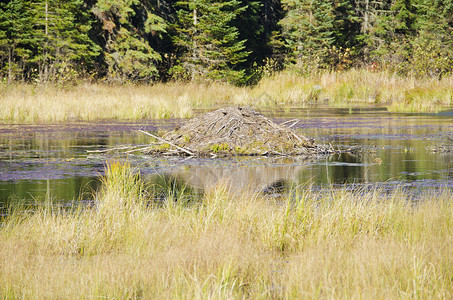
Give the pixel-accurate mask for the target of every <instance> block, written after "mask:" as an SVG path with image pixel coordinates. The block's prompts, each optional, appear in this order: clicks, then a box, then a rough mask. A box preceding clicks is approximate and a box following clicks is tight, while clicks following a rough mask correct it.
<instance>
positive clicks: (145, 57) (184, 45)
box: [0, 0, 453, 85]
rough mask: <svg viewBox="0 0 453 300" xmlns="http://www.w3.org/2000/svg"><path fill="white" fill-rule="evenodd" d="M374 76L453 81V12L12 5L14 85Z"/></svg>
mask: <svg viewBox="0 0 453 300" xmlns="http://www.w3.org/2000/svg"><path fill="white" fill-rule="evenodd" d="M350 68H366V69H368V70H372V71H379V70H388V71H390V72H393V73H394V74H398V75H403V76H414V77H432V78H438V79H440V78H442V77H444V76H449V75H451V73H452V70H453V0H281V1H278V0H262V1H253V0H226V1H216V0H194V1H173V0H145V1H138V0H119V1H113V0H75V1H73V0H71V1H70V0H47V1H42V0H32V1H28V0H10V1H3V2H2V3H0V78H3V81H4V82H13V81H24V82H40V83H45V82H77V81H78V80H81V79H84V80H86V79H92V80H96V81H99V80H102V81H106V82H113V83H114V82H119V83H123V82H146V83H148V82H156V81H159V82H166V81H171V80H183V81H220V82H228V83H232V84H235V85H250V84H255V83H257V82H258V81H259V80H260V79H261V78H262V77H263V76H265V75H269V74H272V73H274V72H277V71H281V70H284V69H291V70H294V71H296V72H297V73H298V74H300V75H310V74H313V73H314V72H319V71H323V70H328V71H342V70H347V69H350Z"/></svg>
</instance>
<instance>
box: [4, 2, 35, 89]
mask: <svg viewBox="0 0 453 300" xmlns="http://www.w3.org/2000/svg"><path fill="white" fill-rule="evenodd" d="M34 46H36V37H35V35H34V34H33V16H32V14H31V9H30V2H29V1H21V0H11V1H8V2H2V3H0V67H1V69H2V71H3V72H4V73H6V77H7V78H8V82H11V81H12V80H14V79H15V78H17V77H18V76H20V75H22V76H21V77H22V79H25V76H26V74H25V71H26V66H27V64H28V60H29V59H30V57H31V56H32V55H33V51H32V49H33V47H34Z"/></svg>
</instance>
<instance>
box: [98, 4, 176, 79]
mask: <svg viewBox="0 0 453 300" xmlns="http://www.w3.org/2000/svg"><path fill="white" fill-rule="evenodd" d="M155 5H156V4H153V3H152V2H150V1H138V0H121V1H113V0H99V1H98V2H97V4H96V5H95V7H94V9H93V12H94V13H95V15H96V16H97V17H98V19H99V20H100V21H101V22H102V29H103V36H104V56H105V61H106V64H107V66H108V72H107V77H108V78H109V79H111V80H120V81H124V80H133V81H134V80H141V81H143V80H145V81H149V80H152V79H155V78H157V76H158V68H157V65H158V63H159V62H160V61H161V60H162V57H161V55H160V54H159V53H158V52H157V51H156V50H154V49H153V48H152V47H151V46H150V39H152V37H155V36H157V37H159V36H160V35H161V34H164V33H165V32H166V28H167V25H166V22H165V21H164V20H163V19H162V18H161V17H159V16H158V15H156V14H155V13H154V11H153V10H154V8H155Z"/></svg>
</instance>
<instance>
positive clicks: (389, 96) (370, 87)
mask: <svg viewBox="0 0 453 300" xmlns="http://www.w3.org/2000/svg"><path fill="white" fill-rule="evenodd" d="M452 91H453V77H447V78H443V79H441V80H438V79H416V78H412V77H398V76H396V75H394V74H391V73H388V72H370V71H367V70H349V71H345V72H341V73H338V72H325V73H319V74H315V75H313V76H311V77H304V76H300V75H298V74H297V73H294V72H290V71H286V72H281V73H277V74H274V75H272V76H269V77H265V78H263V79H262V80H261V81H260V82H259V83H258V84H257V85H256V86H254V87H235V86H231V85H227V84H221V83H206V84H201V83H177V82H174V83H166V84H154V85H132V84H130V85H121V86H112V85H105V84H100V83H94V84H93V83H83V84H79V85H76V86H73V87H67V88H61V87H57V86H52V85H42V86H40V85H35V84H20V83H14V84H12V85H6V84H0V119H2V120H4V121H12V122H25V123H39V122H65V121H76V120H99V119H164V118H188V117H191V116H192V115H193V113H194V109H199V108H213V107H218V106H225V105H251V106H253V107H258V108H260V107H266V108H268V107H270V108H273V107H276V106H280V105H302V106H303V105H308V104H313V103H329V105H331V106H334V107H335V106H341V107H344V106H351V105H362V106H363V105H381V106H385V107H387V108H388V109H389V110H390V111H401V112H404V111H410V112H437V111H440V110H442V109H445V108H446V107H451V106H452V105H453V92H452Z"/></svg>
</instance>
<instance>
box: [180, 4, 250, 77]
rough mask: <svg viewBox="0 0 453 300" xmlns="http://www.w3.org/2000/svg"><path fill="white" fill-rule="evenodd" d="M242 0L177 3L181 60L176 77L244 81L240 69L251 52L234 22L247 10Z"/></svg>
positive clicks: (242, 72) (243, 72) (242, 71)
mask: <svg viewBox="0 0 453 300" xmlns="http://www.w3.org/2000/svg"><path fill="white" fill-rule="evenodd" d="M240 4H241V3H240V1H237V0H227V1H215V0H195V1H180V2H178V3H177V8H178V11H177V17H178V24H177V25H176V27H175V31H176V36H174V42H175V44H176V45H177V46H178V48H179V54H180V61H179V64H178V65H177V66H175V67H174V68H173V70H172V72H173V74H174V76H175V77H183V78H186V79H191V80H216V81H226V82H232V83H238V84H240V83H243V79H244V74H245V71H244V69H241V68H240V64H241V63H243V62H244V61H245V60H246V59H247V56H248V55H249V54H250V53H249V52H247V51H246V50H245V42H246V41H245V40H240V39H239V31H238V29H237V27H235V26H234V21H235V20H236V18H237V17H238V15H239V14H240V13H241V12H242V11H243V10H244V9H245V8H244V7H242V6H241V5H240Z"/></svg>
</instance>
